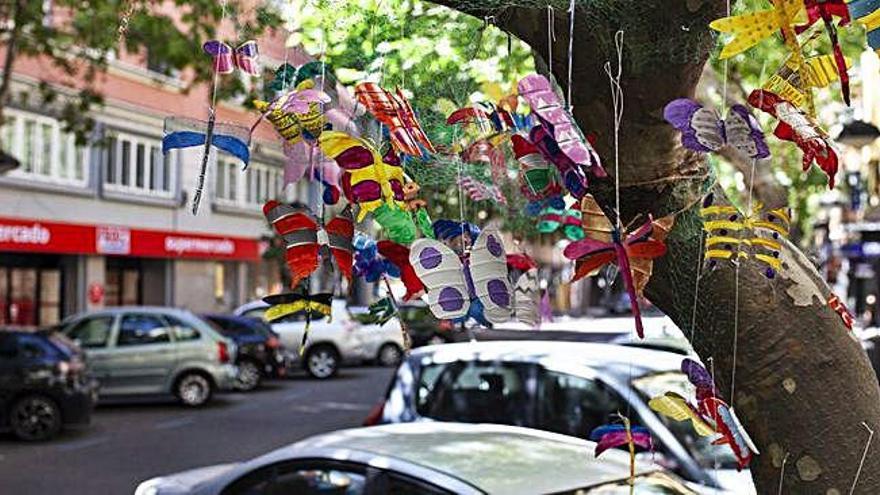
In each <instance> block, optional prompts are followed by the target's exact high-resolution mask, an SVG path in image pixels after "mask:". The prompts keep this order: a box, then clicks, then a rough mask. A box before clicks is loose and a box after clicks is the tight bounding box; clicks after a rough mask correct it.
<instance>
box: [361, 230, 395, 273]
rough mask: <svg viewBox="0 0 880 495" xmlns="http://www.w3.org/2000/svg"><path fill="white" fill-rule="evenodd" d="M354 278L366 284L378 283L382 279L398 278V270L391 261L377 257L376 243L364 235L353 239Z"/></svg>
mask: <svg viewBox="0 0 880 495" xmlns="http://www.w3.org/2000/svg"><path fill="white" fill-rule="evenodd" d="M353 247H354V250H355V252H354V276H355V277H363V279H364V280H366V281H367V282H378V281H379V280H382V278H383V277H385V276H389V277H393V278H398V277H400V269H399V268H397V266H395V265H394V263H392V262H391V261H389V260H387V259H385V258H383V257H382V256H379V248H378V246H377V245H376V241H374V240H373V239H370V238H369V237H367V236H366V235H364V234H360V233H358V234H357V235H355V237H354V242H353Z"/></svg>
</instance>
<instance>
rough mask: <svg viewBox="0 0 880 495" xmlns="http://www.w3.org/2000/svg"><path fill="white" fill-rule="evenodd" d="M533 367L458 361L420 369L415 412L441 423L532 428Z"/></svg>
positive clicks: (525, 364)
mask: <svg viewBox="0 0 880 495" xmlns="http://www.w3.org/2000/svg"><path fill="white" fill-rule="evenodd" d="M535 370H536V365H534V364H530V363H504V362H480V361H470V362H465V361H457V362H452V363H436V364H429V365H427V366H425V367H423V369H422V372H421V373H420V376H419V385H418V392H417V399H416V401H417V402H416V410H417V411H418V413H419V414H420V415H422V416H425V417H428V418H433V419H438V420H442V421H460V422H465V423H497V424H508V425H515V426H530V425H532V424H534V403H535V401H534V392H535V381H534V376H535Z"/></svg>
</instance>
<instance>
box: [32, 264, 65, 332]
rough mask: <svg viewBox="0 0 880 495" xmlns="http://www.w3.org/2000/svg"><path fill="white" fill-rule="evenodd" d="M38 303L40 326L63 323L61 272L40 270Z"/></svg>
mask: <svg viewBox="0 0 880 495" xmlns="http://www.w3.org/2000/svg"><path fill="white" fill-rule="evenodd" d="M38 302H39V307H38V310H37V311H38V312H39V313H38V315H37V317H38V318H39V324H40V326H47V325H55V324H57V323H58V322H60V321H61V270H56V269H43V270H40V297H39V299H38Z"/></svg>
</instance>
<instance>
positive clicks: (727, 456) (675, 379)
mask: <svg viewBox="0 0 880 495" xmlns="http://www.w3.org/2000/svg"><path fill="white" fill-rule="evenodd" d="M632 386H633V388H635V389H636V390H638V392H639V393H640V394H641V395H642V398H643V399H644V400H645V401H648V400H650V398H651V397H656V396H658V395H663V394H665V393H666V392H675V393H677V394H679V395H681V396H682V397H694V395H695V389H694V386H693V385H692V384H691V383H690V382H689V381H688V379H687V376H685V375H684V373H680V372H678V371H669V372H663V373H655V374H650V375H646V376H642V377H639V378H636V379H634V380H633V381H632ZM657 416H658V417H660V420H661V421H663V422H664V423H665V424H666V426H667V427H668V428H669V430H670V431H671V432H672V434H673V435H675V437H676V438H678V440H679V441H680V442H681V443H682V445H684V447H685V448H686V449H687V450H688V452H689V453H690V454H691V456H692V457H693V458H694V459H695V460H696V461H697V462H698V463H699V464H700V466H702V467H704V468H707V469H713V468H714V469H734V468H736V465H737V464H736V457H734V455H733V452H732V451H731V450H730V448H729V447H727V446H726V445H712V441H713V440H714V439H715V438H716V436H707V437H703V436H700V435H697V433H696V431H694V428H693V426H692V425H691V423H690V421H674V420H672V419H670V418H667V417H666V416H663V415H661V414H658V415H657Z"/></svg>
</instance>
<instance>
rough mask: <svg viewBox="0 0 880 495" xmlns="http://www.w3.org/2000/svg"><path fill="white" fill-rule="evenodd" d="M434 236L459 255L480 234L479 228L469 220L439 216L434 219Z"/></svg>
mask: <svg viewBox="0 0 880 495" xmlns="http://www.w3.org/2000/svg"><path fill="white" fill-rule="evenodd" d="M433 228H434V238H436V239H437V240H438V241H440V242H442V243H443V244H445V245H446V247H448V248H450V249H452V250H453V251H455V252H456V254H458V255H459V256H462V255H464V251H465V250H467V249H470V247H471V246H473V245H474V241H475V240H477V236H479V235H480V228H479V227H477V226H476V225H474V224H472V223H470V222H464V221H461V220H448V219H445V218H441V219H439V220H435V221H434V225H433Z"/></svg>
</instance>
